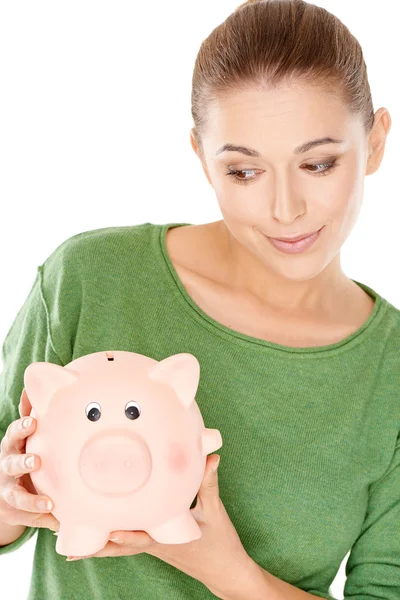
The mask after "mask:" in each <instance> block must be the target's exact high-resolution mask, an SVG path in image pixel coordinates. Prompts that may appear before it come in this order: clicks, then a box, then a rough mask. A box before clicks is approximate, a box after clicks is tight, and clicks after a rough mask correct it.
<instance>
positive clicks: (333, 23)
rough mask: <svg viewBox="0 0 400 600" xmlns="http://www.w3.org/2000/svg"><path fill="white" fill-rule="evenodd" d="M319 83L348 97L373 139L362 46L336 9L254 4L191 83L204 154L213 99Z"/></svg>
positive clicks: (286, 0)
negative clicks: (257, 90)
mask: <svg viewBox="0 0 400 600" xmlns="http://www.w3.org/2000/svg"><path fill="white" fill-rule="evenodd" d="M290 83H304V84H308V85H314V86H316V87H318V88H321V89H323V90H324V91H325V92H326V93H328V94H332V95H338V94H340V97H341V100H342V101H343V102H344V103H345V104H346V105H347V107H348V109H349V111H350V112H351V113H352V114H356V115H358V116H359V117H360V119H361V120H362V123H363V126H364V129H365V133H366V135H368V134H369V133H370V132H371V130H372V127H373V123H374V108H373V103H372V97H371V90H370V86H369V82H368V76H367V67H366V64H365V61H364V56H363V52H362V48H361V46H360V44H359V42H358V41H357V39H356V38H355V37H354V36H353V35H352V34H351V33H350V31H349V29H348V28H347V27H346V26H345V25H344V24H343V23H342V22H341V21H340V19H338V18H337V17H336V16H334V15H332V14H331V13H330V12H328V11H327V10H325V9H324V8H321V7H319V6H315V5H313V4H309V3H308V2H305V1H303V0H248V1H247V2H245V3H243V4H241V5H240V6H238V8H237V9H236V10H235V11H234V12H233V13H232V14H230V15H229V16H228V18H227V19H226V20H225V21H224V22H223V23H221V24H220V25H218V26H217V27H216V28H215V29H214V30H213V31H212V32H211V34H210V35H209V36H208V37H207V38H206V39H205V40H204V41H203V42H202V44H201V46H200V50H199V52H198V54H197V57H196V62H195V66H194V72H193V78H192V117H193V121H194V136H195V139H196V143H197V145H198V147H199V150H200V152H201V153H203V148H202V144H201V139H202V136H203V134H204V133H205V131H206V128H207V122H208V120H207V109H208V107H209V106H210V104H211V103H212V102H213V100H215V99H217V98H223V96H224V95H225V94H226V95H230V94H232V93H235V92H238V91H245V90H246V89H250V88H253V89H254V88H256V89H260V91H261V90H263V89H273V88H275V87H279V85H282V84H290Z"/></svg>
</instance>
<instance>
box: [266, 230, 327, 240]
mask: <svg viewBox="0 0 400 600" xmlns="http://www.w3.org/2000/svg"><path fill="white" fill-rule="evenodd" d="M318 231H319V229H317V230H316V231H311V232H310V233H303V234H301V235H297V236H296V237H292V238H271V239H273V240H278V241H279V242H297V241H298V240H303V239H304V238H307V237H310V236H311V235H314V234H315V233H317V232H318ZM267 237H270V236H267Z"/></svg>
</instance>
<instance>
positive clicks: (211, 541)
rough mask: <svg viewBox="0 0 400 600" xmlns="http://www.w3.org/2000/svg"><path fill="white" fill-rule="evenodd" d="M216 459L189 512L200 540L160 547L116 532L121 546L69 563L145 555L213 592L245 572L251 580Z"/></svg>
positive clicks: (139, 535)
mask: <svg viewBox="0 0 400 600" xmlns="http://www.w3.org/2000/svg"><path fill="white" fill-rule="evenodd" d="M215 456H217V455H213V454H211V455H209V456H208V457H207V462H206V469H205V473H204V478H203V481H202V484H201V487H200V489H199V492H198V494H197V503H196V506H195V507H194V508H191V509H190V512H191V514H192V515H193V517H194V518H195V519H196V521H197V523H198V525H199V527H200V529H201V538H200V539H198V540H194V541H192V542H189V543H186V544H160V543H158V542H156V541H155V540H154V539H153V538H152V537H151V536H150V535H148V534H147V533H146V532H145V531H115V532H113V533H111V534H110V540H112V539H113V538H117V539H119V540H120V541H119V542H118V543H116V542H113V541H109V542H108V543H107V544H106V545H105V546H104V548H102V550H100V551H99V552H96V553H95V554H90V555H88V556H84V557H68V558H67V560H79V558H82V559H85V558H97V557H105V556H132V555H134V554H140V553H142V552H145V553H146V554H151V555H152V556H155V557H157V558H160V559H161V560H163V561H164V562H167V563H169V564H170V565H172V566H173V567H176V568H177V569H180V570H181V571H183V572H184V573H186V574H187V575H190V576H191V577H194V578H195V579H198V580H199V581H201V582H202V583H203V584H204V585H205V586H206V587H208V588H209V589H210V591H211V592H213V591H214V590H215V591H216V592H218V591H219V590H221V587H222V586H223V585H224V583H225V585H226V580H228V581H229V579H231V583H232V584H233V586H234V581H235V579H238V577H240V579H241V581H243V580H244V579H245V578H246V573H248V576H249V577H250V576H251V574H252V570H253V569H254V566H253V565H254V564H255V563H254V562H253V561H252V559H251V558H250V556H249V555H248V554H247V553H246V551H245V549H244V547H243V545H242V543H241V541H240V538H239V536H238V533H237V531H236V529H235V527H234V525H233V524H232V522H231V520H230V519H229V516H228V514H227V512H226V510H225V507H224V505H223V503H222V500H221V498H220V496H219V487H218V474H217V472H215V473H213V472H212V467H213V465H215V464H216V463H218V461H217V460H216V458H215ZM221 579H222V581H221Z"/></svg>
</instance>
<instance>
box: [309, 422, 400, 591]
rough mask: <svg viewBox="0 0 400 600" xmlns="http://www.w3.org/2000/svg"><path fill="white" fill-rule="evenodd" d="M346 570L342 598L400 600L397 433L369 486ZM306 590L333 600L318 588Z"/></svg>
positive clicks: (399, 457)
mask: <svg viewBox="0 0 400 600" xmlns="http://www.w3.org/2000/svg"><path fill="white" fill-rule="evenodd" d="M345 571H346V581H345V586H344V600H378V598H379V600H399V598H400V434H399V435H398V437H397V441H396V445H395V448H394V453H393V457H392V459H391V461H390V464H389V466H388V468H387V469H386V471H385V473H384V474H383V475H382V477H380V479H378V480H377V481H374V482H373V483H372V484H371V485H370V486H369V500H368V508H367V513H366V517H365V519H364V522H363V524H362V527H361V531H360V534H359V536H358V538H357V539H356V541H355V542H354V544H353V546H352V548H351V552H350V555H349V558H348V560H347V563H346V568H345ZM307 591H308V592H309V593H310V594H315V595H317V596H320V597H322V598H327V599H328V600H336V599H335V598H334V597H333V596H330V595H329V594H325V593H323V592H320V591H318V590H307Z"/></svg>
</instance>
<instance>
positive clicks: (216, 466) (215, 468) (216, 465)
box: [212, 456, 221, 473]
mask: <svg viewBox="0 0 400 600" xmlns="http://www.w3.org/2000/svg"><path fill="white" fill-rule="evenodd" d="M220 460H221V457H220V456H218V460H216V461H215V464H214V466H213V468H212V470H213V473H215V472H216V470H217V469H218V466H219V461H220Z"/></svg>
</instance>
